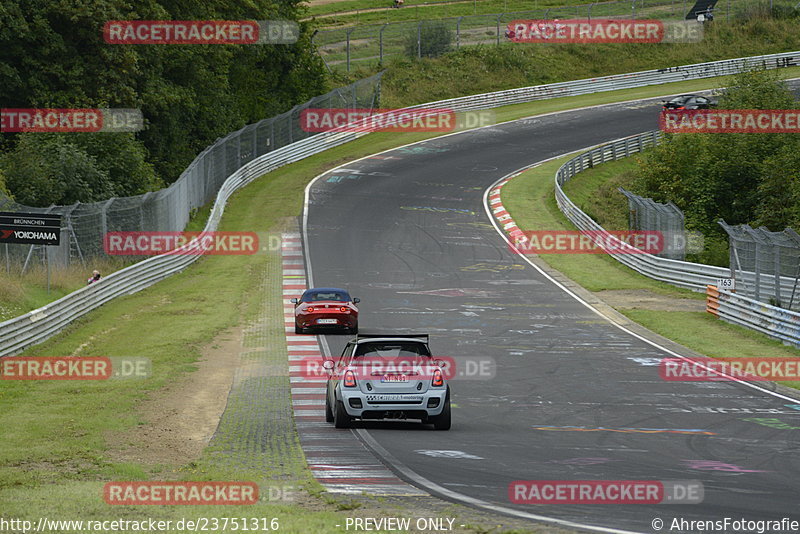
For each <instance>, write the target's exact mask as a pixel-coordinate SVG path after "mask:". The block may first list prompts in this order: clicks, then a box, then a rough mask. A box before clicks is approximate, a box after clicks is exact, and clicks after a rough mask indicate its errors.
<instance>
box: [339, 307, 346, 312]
mask: <svg viewBox="0 0 800 534" xmlns="http://www.w3.org/2000/svg"><path fill="white" fill-rule="evenodd" d="M339 311H340V312H342V313H346V312H347V306H342V307H341V308H339Z"/></svg>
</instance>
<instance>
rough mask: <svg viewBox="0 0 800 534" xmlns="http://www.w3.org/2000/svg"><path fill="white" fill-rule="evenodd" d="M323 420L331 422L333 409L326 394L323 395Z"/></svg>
mask: <svg viewBox="0 0 800 534" xmlns="http://www.w3.org/2000/svg"><path fill="white" fill-rule="evenodd" d="M325 422H326V423H333V410H331V401H330V399H329V398H328V396H327V395H325Z"/></svg>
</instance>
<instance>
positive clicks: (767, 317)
mask: <svg viewBox="0 0 800 534" xmlns="http://www.w3.org/2000/svg"><path fill="white" fill-rule="evenodd" d="M660 139H661V132H658V131H654V132H646V133H642V134H639V135H635V136H633V137H627V138H625V139H619V140H617V141H614V142H613V143H609V144H607V145H603V146H600V147H597V148H595V149H593V150H590V151H589V152H586V153H584V154H581V155H579V156H577V157H575V158H572V159H571V160H569V161H567V162H566V163H564V165H562V166H561V168H559V169H558V171H557V172H556V179H555V193H556V201H557V202H558V207H559V209H561V211H562V212H563V213H564V215H566V217H567V218H568V219H569V220H570V221H572V223H573V224H574V225H575V226H577V227H578V228H579V229H580V230H591V231H599V232H605V230H604V229H603V227H602V226H600V225H599V224H597V223H596V222H595V221H594V220H593V219H592V218H591V217H589V216H588V215H586V214H585V213H584V212H583V211H581V210H580V209H579V208H578V207H577V206H576V205H575V204H574V203H573V202H572V201H571V200H570V199H569V197H567V195H566V194H565V193H564V191H563V189H562V186H563V185H564V184H565V183H566V182H567V181H569V179H570V178H572V177H573V176H574V175H576V174H578V173H579V172H581V171H584V170H586V169H588V168H591V167H593V166H595V165H599V164H601V163H605V162H607V161H614V160H617V159H620V158H624V157H627V156H630V155H631V154H635V153H637V152H641V151H642V150H644V149H645V148H648V147H651V146H655V145H656V144H658V142H659V140H660ZM609 256H611V257H613V258H614V259H615V260H617V261H619V262H620V263H622V264H623V265H626V266H628V267H630V268H631V269H634V270H635V271H638V272H639V273H641V274H643V275H645V276H647V277H649V278H653V279H655V280H661V281H662V282H667V283H669V284H673V285H676V286H679V287H684V288H687V289H692V290H694V291H704V292H705V293H706V311H707V312H708V313H711V314H713V315H715V316H717V317H719V318H720V319H723V320H725V321H728V322H730V323H734V324H738V325H740V326H744V327H746V328H750V329H752V330H757V331H759V332H761V333H763V334H766V335H768V336H770V337H773V338H775V339H779V340H781V341H783V342H785V343H790V344H792V345H796V346H800V314H799V313H796V312H793V311H790V310H786V309H783V308H778V307H776V306H771V305H769V304H766V303H763V302H759V301H757V300H753V299H751V298H747V297H744V296H740V295H737V294H736V293H730V292H728V291H724V290H718V289H717V288H716V284H717V279H718V278H729V277H730V276H731V272H730V269H728V268H726V267H717V266H713V265H704V264H702V263H691V262H687V261H678V260H670V259H666V258H659V257H658V256H654V255H652V254H645V253H641V254H625V253H622V254H614V253H609ZM745 274H747V273H745ZM747 279H748V277H744V279H742V280H737V281H739V282H746V280H747ZM782 282H785V285H786V288H785V289H786V290H790V289H791V283H792V282H793V280H790V279H786V280H784V281H782ZM783 285H784V284H782V286H783Z"/></svg>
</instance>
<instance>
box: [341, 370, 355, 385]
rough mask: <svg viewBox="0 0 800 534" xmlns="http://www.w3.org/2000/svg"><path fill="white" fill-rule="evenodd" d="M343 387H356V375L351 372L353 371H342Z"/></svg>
mask: <svg viewBox="0 0 800 534" xmlns="http://www.w3.org/2000/svg"><path fill="white" fill-rule="evenodd" d="M344 387H346V388H354V387H356V375H355V374H354V373H353V371H350V370H348V371H346V372H345V373H344Z"/></svg>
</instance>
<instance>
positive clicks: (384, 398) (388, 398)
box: [367, 395, 422, 402]
mask: <svg viewBox="0 0 800 534" xmlns="http://www.w3.org/2000/svg"><path fill="white" fill-rule="evenodd" d="M397 401H405V402H422V395H367V402H397Z"/></svg>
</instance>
